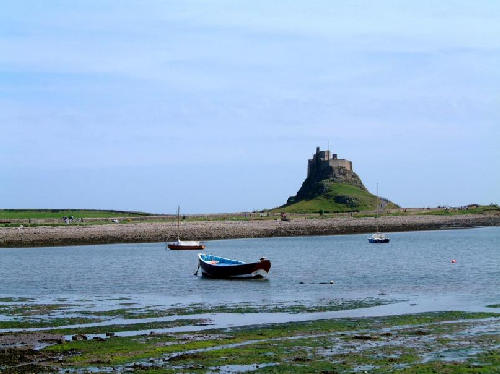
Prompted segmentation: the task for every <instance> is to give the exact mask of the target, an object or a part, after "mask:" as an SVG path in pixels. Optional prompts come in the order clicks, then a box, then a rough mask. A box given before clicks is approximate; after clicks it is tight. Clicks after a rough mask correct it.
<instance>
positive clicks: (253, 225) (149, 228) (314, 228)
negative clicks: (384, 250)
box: [0, 214, 500, 247]
mask: <svg viewBox="0 0 500 374" xmlns="http://www.w3.org/2000/svg"><path fill="white" fill-rule="evenodd" d="M378 224H379V229H380V231H383V232H394V231H416V230H440V229H450V228H466V227H476V226H500V215H484V214H477V215H474V214H464V215H453V216H437V215H436V216H433V215H412V216H386V217H379V218H378ZM375 230H376V221H375V219H374V218H373V217H365V218H352V217H338V218H323V219H321V218H316V219H306V218H302V217H301V218H296V219H292V220H291V221H288V222H282V221H276V220H249V221H229V220H228V221H185V222H182V223H181V226H180V237H181V239H185V240H215V239H236V238H258V237H279V236H306V235H335V234H354V233H370V232H373V231H375ZM176 238H177V225H176V223H175V222H141V223H128V224H121V223H120V224H104V225H88V226H76V225H68V226H37V227H22V228H20V227H2V228H0V247H37V246H63V245H85V244H108V243H144V242H163V241H171V240H175V239H176Z"/></svg>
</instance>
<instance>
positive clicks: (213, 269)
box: [198, 258, 271, 279]
mask: <svg viewBox="0 0 500 374" xmlns="http://www.w3.org/2000/svg"><path fill="white" fill-rule="evenodd" d="M198 263H199V266H200V268H201V273H202V275H203V276H205V277H208V278H256V279H258V278H265V277H267V275H268V274H269V270H270V269H271V261H269V260H267V259H265V260H261V261H259V262H252V263H245V264H235V265H223V266H221V265H216V264H210V263H208V262H205V261H203V260H202V259H201V258H199V259H198Z"/></svg>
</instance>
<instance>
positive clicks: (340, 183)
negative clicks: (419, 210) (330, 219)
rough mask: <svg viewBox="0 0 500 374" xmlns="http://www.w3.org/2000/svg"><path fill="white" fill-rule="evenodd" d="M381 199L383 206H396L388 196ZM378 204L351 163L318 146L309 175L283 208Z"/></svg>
mask: <svg viewBox="0 0 500 374" xmlns="http://www.w3.org/2000/svg"><path fill="white" fill-rule="evenodd" d="M380 202H381V205H382V207H388V208H397V205H396V204H394V203H392V202H390V201H389V200H387V199H380ZM376 207H377V197H376V196H375V195H373V194H371V193H370V192H369V191H368V190H367V189H366V187H365V186H364V185H363V182H362V181H361V178H360V177H359V176H358V175H357V174H356V173H355V172H354V171H353V169H352V162H351V161H349V160H346V159H339V158H338V157H337V154H331V153H330V151H321V150H320V148H319V147H317V148H316V153H315V154H314V155H313V157H312V159H309V160H308V167H307V178H306V179H305V180H304V182H303V183H302V186H301V187H300V189H299V191H298V192H297V194H296V195H295V196H291V197H290V198H288V200H287V202H286V204H285V205H283V206H282V207H280V209H282V210H284V211H288V212H296V213H307V212H318V211H324V212H346V211H360V210H375V209H376Z"/></svg>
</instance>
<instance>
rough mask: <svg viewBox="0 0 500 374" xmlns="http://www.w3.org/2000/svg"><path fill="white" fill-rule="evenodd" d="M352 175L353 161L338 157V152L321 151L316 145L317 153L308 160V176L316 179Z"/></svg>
mask: <svg viewBox="0 0 500 374" xmlns="http://www.w3.org/2000/svg"><path fill="white" fill-rule="evenodd" d="M351 175H352V162H351V161H349V160H345V159H341V158H337V154H336V153H334V154H331V153H330V151H329V150H328V151H321V150H320V149H319V147H316V153H315V154H314V155H313V157H312V159H309V160H308V162H307V178H310V179H314V180H322V179H335V178H336V177H340V176H349V177H350V176H351Z"/></svg>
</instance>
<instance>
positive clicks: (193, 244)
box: [167, 207, 205, 250]
mask: <svg viewBox="0 0 500 374" xmlns="http://www.w3.org/2000/svg"><path fill="white" fill-rule="evenodd" d="M180 211H181V208H180V207H177V241H175V242H173V243H168V244H167V247H168V248H169V249H173V250H186V249H198V250H200V249H205V245H204V244H201V243H200V242H199V241H196V240H181V239H179V232H180Z"/></svg>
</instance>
